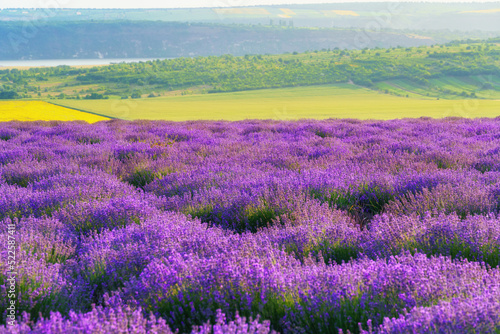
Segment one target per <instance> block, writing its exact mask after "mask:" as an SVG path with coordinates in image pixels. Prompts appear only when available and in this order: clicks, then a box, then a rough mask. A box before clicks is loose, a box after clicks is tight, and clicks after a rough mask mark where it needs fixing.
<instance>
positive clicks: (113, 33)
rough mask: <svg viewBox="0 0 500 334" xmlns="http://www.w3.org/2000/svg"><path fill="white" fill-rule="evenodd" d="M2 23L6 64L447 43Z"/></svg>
mask: <svg viewBox="0 0 500 334" xmlns="http://www.w3.org/2000/svg"><path fill="white" fill-rule="evenodd" d="M25 25H26V23H22V22H0V60H11V59H12V60H13V59H74V58H80V59H84V58H154V57H158V58H174V57H191V56H219V55H223V54H232V55H234V56H244V55H246V54H280V53H285V52H304V51H312V50H321V49H334V48H341V49H361V48H365V47H368V48H375V47H395V46H405V47H412V46H420V45H431V44H435V43H436V42H442V41H447V40H448V39H447V36H440V35H439V34H435V35H436V37H435V38H436V39H434V38H430V37H426V36H422V37H420V36H418V35H416V34H410V32H404V31H378V32H370V33H369V34H365V33H363V32H361V31H359V30H356V29H340V28H337V29H310V28H295V27H292V26H289V25H286V26H276V27H274V26H273V27H271V26H248V25H218V24H210V23H197V24H194V23H177V22H147V21H142V22H131V21H113V22H104V21H103V22H76V23H75V22H53V23H47V24H41V25H39V26H36V28H30V30H29V33H27V32H26V31H27V30H26V29H27V28H26V26H25Z"/></svg>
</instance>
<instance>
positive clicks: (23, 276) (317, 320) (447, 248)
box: [0, 118, 500, 333]
mask: <svg viewBox="0 0 500 334" xmlns="http://www.w3.org/2000/svg"><path fill="white" fill-rule="evenodd" d="M498 133H500V119H476V120H469V119H458V118H450V119H443V120H431V119H408V120H394V121H386V122H382V121H357V120H325V121H312V120H301V121H295V122H279V121H242V122H201V121H193V122H184V123H173V122H150V121H135V122H125V121H117V120H114V121H108V122H100V123H96V124H93V125H89V124H86V123H82V122H70V123H64V122H46V123H45V122H33V123H22V122H9V123H1V124H0V238H1V240H4V244H5V245H9V244H8V242H9V240H12V238H15V242H13V241H10V242H11V244H12V245H14V246H15V247H14V248H15V254H16V261H15V262H16V263H15V270H16V272H17V274H16V278H15V279H16V281H15V284H14V286H15V289H16V294H15V298H13V299H12V298H4V296H7V295H8V294H9V293H8V292H9V290H10V289H11V287H12V284H11V280H9V278H10V277H9V275H8V272H9V268H10V265H11V264H9V252H8V250H7V248H6V247H3V248H2V250H1V251H0V254H1V257H0V270H1V272H0V293H1V294H2V298H1V299H0V306H1V307H0V310H1V311H2V314H1V319H0V321H1V327H0V332H2V333H4V332H5V333H31V332H33V333H175V332H177V333H270V332H272V331H276V332H281V333H339V332H343V333H346V332H347V331H350V332H358V333H359V332H362V333H369V332H373V333H408V332H409V333H470V332H476V333H495V332H498V331H499V330H500V323H499V318H498V313H499V311H498V310H499V309H500V298H499V293H498V291H500V290H499V286H500V274H499V270H500V269H499V268H500V267H499V264H500V261H499V258H500V223H499V222H500V218H499V214H500V212H499V211H500V158H499V155H498V153H499V151H500V136H499V135H498ZM14 225H15V231H14V230H13V229H12V227H11V226H14ZM9 236H11V237H9ZM10 255H12V254H10ZM10 300H15V305H16V310H17V312H18V313H16V314H15V320H14V321H12V318H11V317H7V316H8V315H9V314H10V313H9V311H8V310H7V308H8V306H9V305H10V304H9V303H10Z"/></svg>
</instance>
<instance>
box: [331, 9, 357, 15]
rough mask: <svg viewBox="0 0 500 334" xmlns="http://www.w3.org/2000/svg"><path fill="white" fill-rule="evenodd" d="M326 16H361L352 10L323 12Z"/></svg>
mask: <svg viewBox="0 0 500 334" xmlns="http://www.w3.org/2000/svg"><path fill="white" fill-rule="evenodd" d="M322 12H323V14H325V16H333V15H342V16H359V14H358V13H356V12H354V11H352V10H322Z"/></svg>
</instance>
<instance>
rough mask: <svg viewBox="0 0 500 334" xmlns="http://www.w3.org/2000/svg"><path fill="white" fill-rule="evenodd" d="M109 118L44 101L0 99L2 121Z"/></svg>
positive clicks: (94, 119)
mask: <svg viewBox="0 0 500 334" xmlns="http://www.w3.org/2000/svg"><path fill="white" fill-rule="evenodd" d="M107 119H108V118H106V117H101V116H97V115H92V114H87V113H84V112H81V111H77V110H72V109H68V108H64V107H60V106H56V105H53V104H50V103H47V102H43V101H0V122H8V121H15V120H17V121H77V120H79V121H86V122H89V123H94V122H98V121H103V120H107Z"/></svg>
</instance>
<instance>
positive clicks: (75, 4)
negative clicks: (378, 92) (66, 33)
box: [0, 0, 500, 9]
mask: <svg viewBox="0 0 500 334" xmlns="http://www.w3.org/2000/svg"><path fill="white" fill-rule="evenodd" d="M2 2H3V3H4V4H3V5H0V9H8V8H61V9H62V8H95V9H104V8H114V9H130V8H212V7H247V6H271V5H284V6H286V5H300V4H332V3H359V2H404V3H409V2H424V3H429V2H431V3H487V2H490V3H491V2H492V3H495V2H498V3H499V4H500V1H498V0H482V1H477V0H468V1H467V0H462V1H457V0H439V1H433V0H430V1H399V0H387V1H380V0H334V1H317V0H249V1H243V0H211V1H206V0H192V1H189V2H186V1H182V0H172V1H168V2H164V1H159V0H143V1H141V4H142V6H137V1H121V2H120V4H119V5H115V3H116V1H111V0H20V1H19V0H6V1H2Z"/></svg>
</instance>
